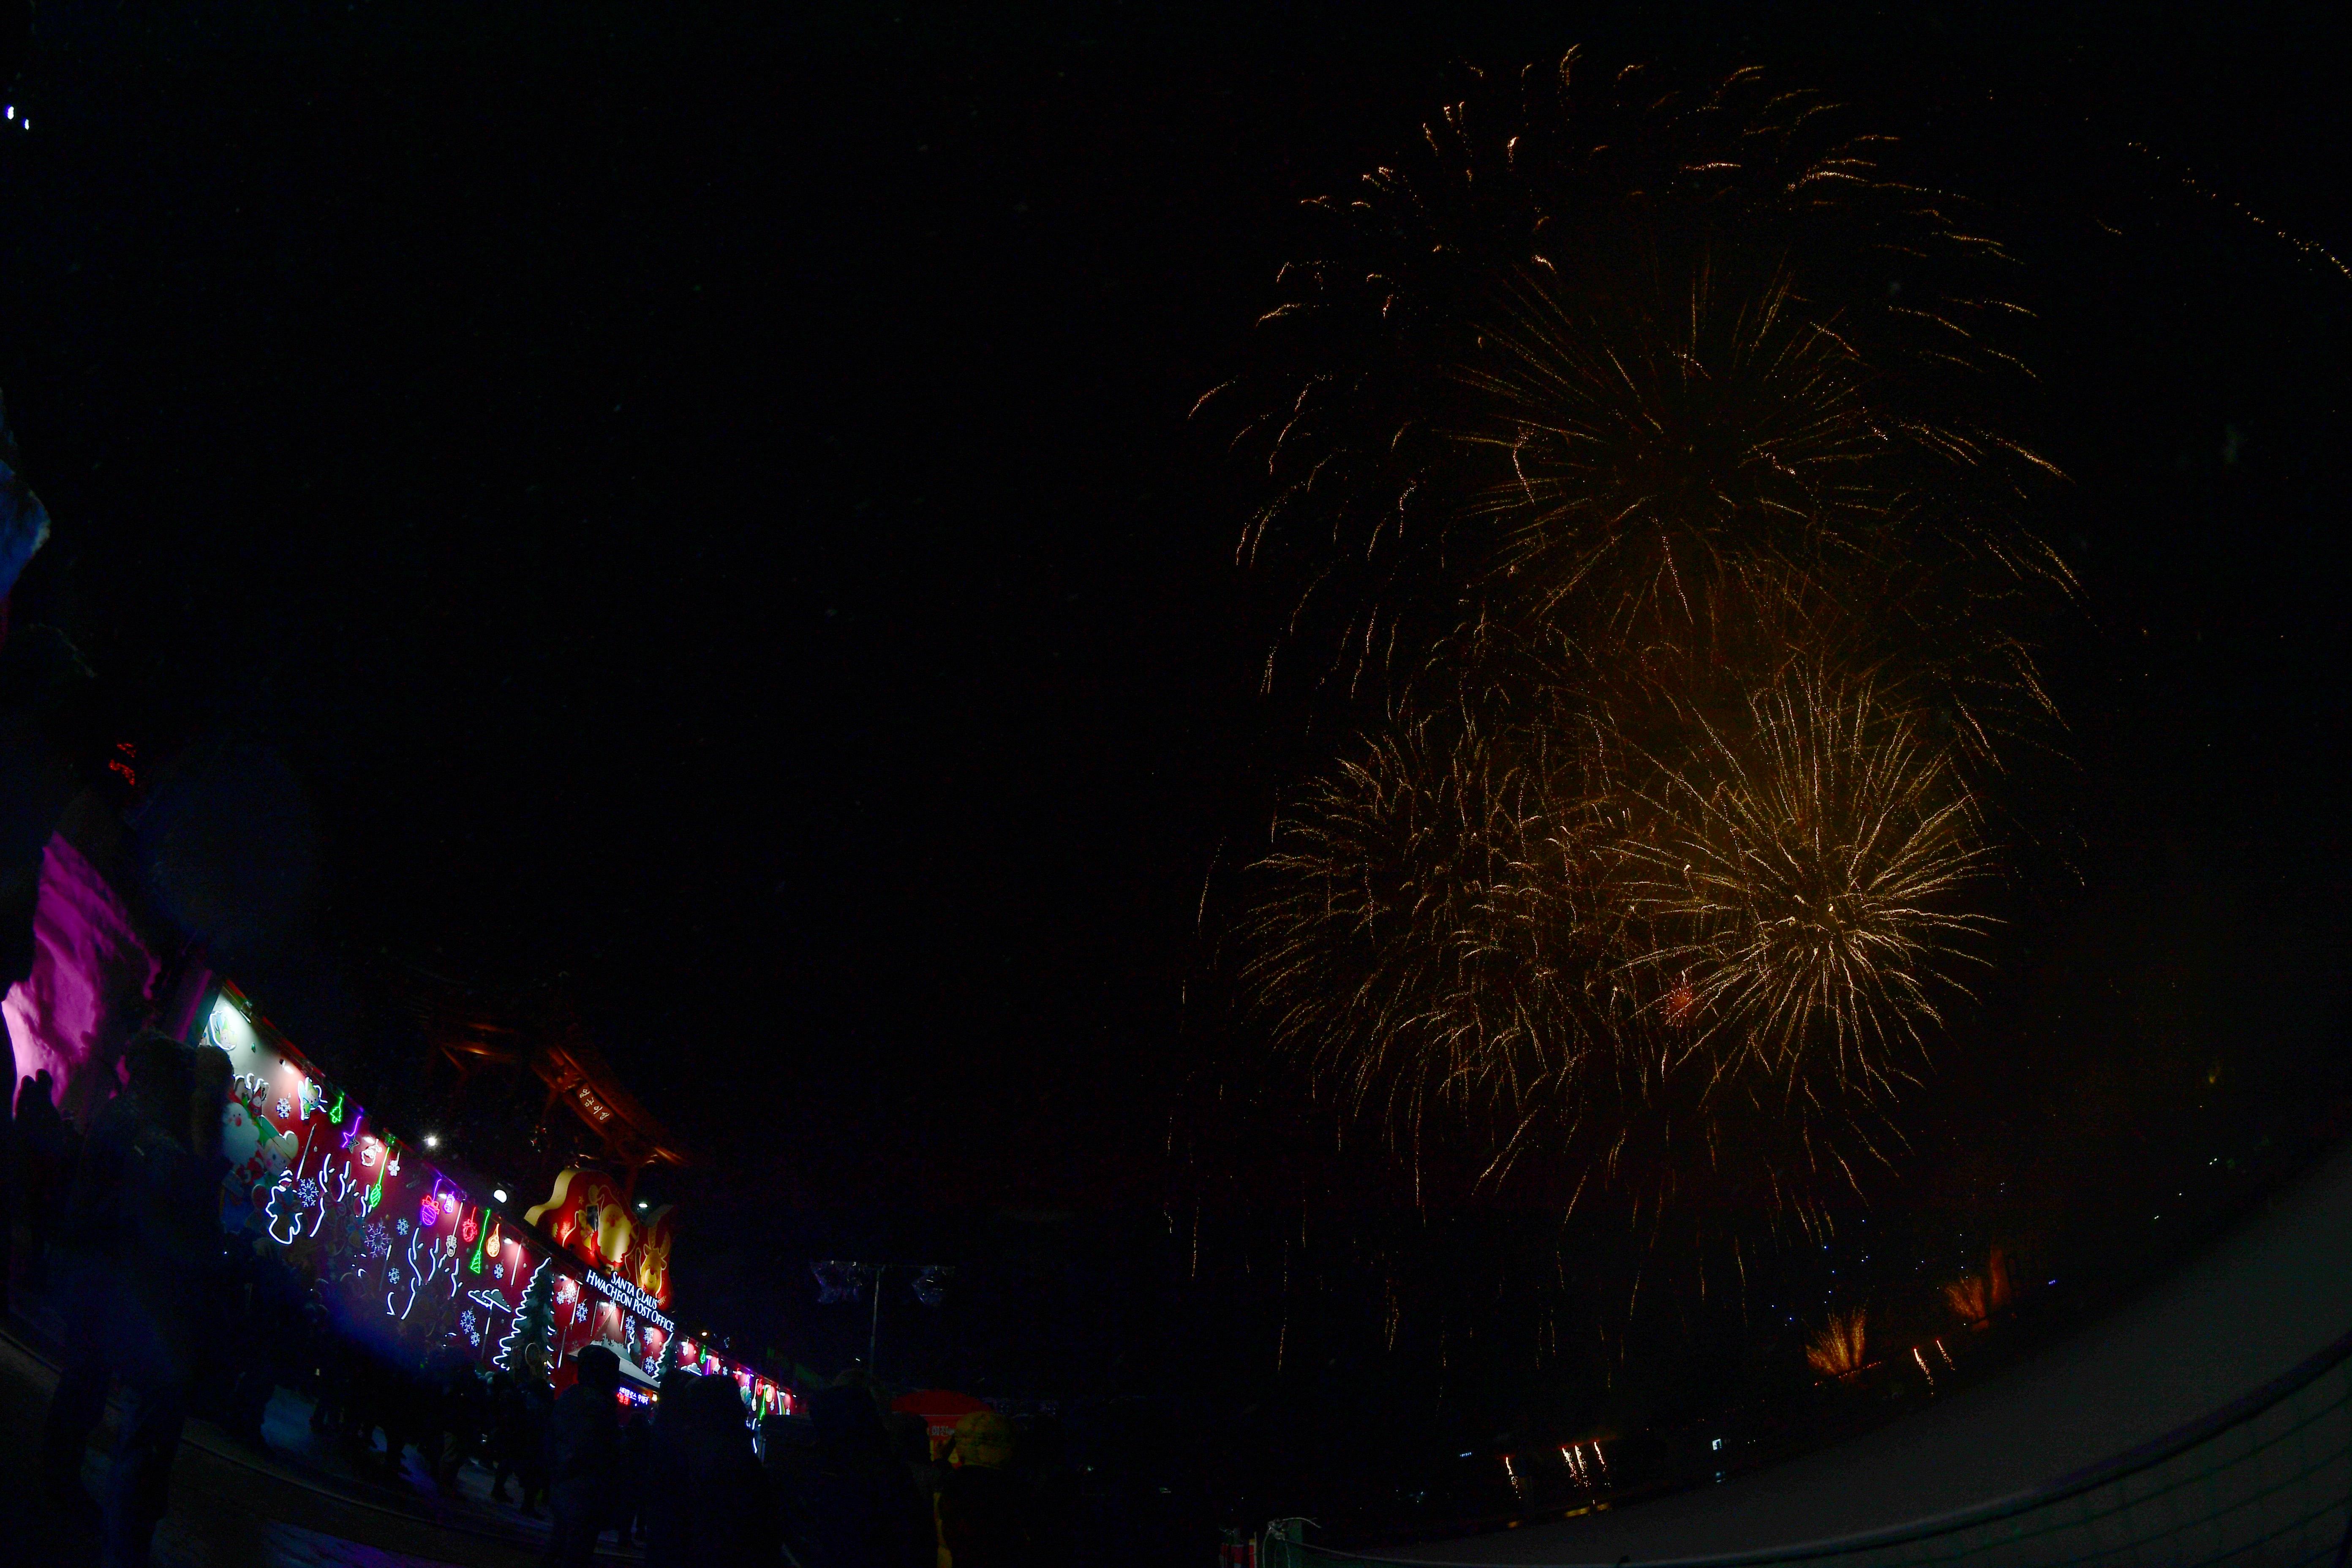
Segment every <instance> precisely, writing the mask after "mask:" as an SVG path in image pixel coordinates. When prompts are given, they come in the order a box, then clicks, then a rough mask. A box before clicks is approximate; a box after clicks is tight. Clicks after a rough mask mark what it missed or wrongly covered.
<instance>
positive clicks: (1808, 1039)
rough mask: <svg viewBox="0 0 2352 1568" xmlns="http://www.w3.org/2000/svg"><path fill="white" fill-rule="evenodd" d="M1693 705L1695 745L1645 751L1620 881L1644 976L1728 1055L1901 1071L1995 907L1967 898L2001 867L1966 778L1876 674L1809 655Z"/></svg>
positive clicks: (1781, 1072)
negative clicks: (1826, 670) (1732, 698)
mask: <svg viewBox="0 0 2352 1568" xmlns="http://www.w3.org/2000/svg"><path fill="white" fill-rule="evenodd" d="M1690 718H1691V724H1690V728H1691V729H1692V730H1693V731H1695V733H1696V744H1695V745H1692V746H1690V747H1689V748H1688V749H1687V751H1686V752H1685V751H1683V750H1682V749H1680V748H1677V750H1676V751H1675V752H1670V753H1668V754H1667V755H1665V756H1663V757H1662V756H1659V755H1656V754H1643V755H1642V757H1641V761H1642V762H1643V763H1646V765H1647V769H1648V777H1647V779H1646V781H1645V782H1644V783H1643V784H1642V785H1641V786H1639V787H1638V789H1637V792H1636V799H1637V802H1638V805H1637V807H1636V809H1635V811H1634V813H1633V832H1632V833H1631V834H1630V835H1629V836H1628V837H1627V839H1626V842H1625V847H1624V855H1625V880H1624V883H1623V894H1624V897H1625V899H1626V901H1627V903H1628V906H1629V908H1630V910H1632V911H1633V914H1634V916H1635V917H1636V918H1635V921H1634V922H1633V924H1634V925H1635V927H1637V928H1638V929H1640V930H1643V931H1645V932H1646V933H1647V935H1648V939H1649V942H1650V945H1649V947H1648V948H1647V950H1646V951H1643V952H1639V953H1638V954H1636V955H1635V956H1634V957H1633V959H1631V960H1630V961H1629V962H1628V963H1627V965H1626V970H1627V973H1628V974H1629V976H1631V977H1632V978H1633V979H1634V980H1635V981H1636V983H1637V984H1638V985H1639V987H1640V989H1642V990H1643V993H1644V994H1648V995H1650V996H1653V997H1654V998H1655V1000H1654V1002H1652V1003H1651V1004H1650V1007H1651V1010H1652V1011H1653V1012H1654V1014H1655V1015H1656V1016H1658V1017H1659V1018H1660V1019H1661V1020H1663V1021H1664V1022H1665V1023H1667V1024H1669V1025H1671V1026H1675V1028H1674V1031H1673V1033H1674V1035H1675V1037H1679V1038H1681V1039H1683V1040H1684V1041H1685V1042H1686V1043H1685V1046H1684V1047H1683V1048H1684V1049H1686V1050H1693V1051H1696V1050H1702V1049H1703V1050H1706V1051H1707V1052H1708V1053H1709V1054H1710V1055H1712V1056H1713V1057H1714V1058H1715V1059H1717V1061H1718V1062H1720V1063H1721V1064H1723V1066H1724V1067H1725V1068H1727V1069H1731V1068H1741V1067H1745V1066H1748V1065H1750V1064H1753V1065H1754V1066H1757V1067H1760V1068H1762V1069H1764V1070H1765V1071H1766V1072H1768V1073H1769V1075H1770V1076H1771V1077H1772V1078H1773V1079H1776V1080H1779V1081H1781V1082H1784V1083H1793V1082H1795V1081H1796V1080H1798V1079H1807V1078H1811V1077H1813V1076H1815V1075H1816V1074H1817V1073H1818V1074H1820V1075H1821V1076H1822V1077H1823V1078H1824V1079H1825V1080H1827V1081H1830V1082H1833V1083H1834V1084H1835V1085H1836V1086H1837V1088H1838V1089H1840V1090H1841V1091H1843V1092H1846V1093H1861V1094H1863V1095H1864V1096H1867V1095H1869V1094H1870V1093H1872V1092H1874V1091H1876V1090H1879V1089H1887V1088H1891V1087H1892V1085H1891V1083H1890V1081H1889V1080H1890V1079H1891V1078H1893V1077H1896V1076H1904V1075H1905V1069H1904V1068H1902V1066H1901V1065H1900V1063H1899V1062H1898V1061H1897V1060H1896V1058H1895V1053H1894V1051H1893V1050H1892V1049H1891V1048H1890V1047H1896V1046H1912V1047H1916V1045H1917V1044H1918V1042H1919V1040H1920V1033H1921V1028H1922V1026H1923V1025H1926V1024H1932V1023H1936V1022H1939V1021H1940V1020H1939V1016H1938V1014H1937V1004H1936V996H1935V993H1936V991H1937V988H1938V985H1939V984H1952V983H1953V982H1952V978H1951V976H1950V974H1949V973H1948V971H1949V967H1950V964H1949V961H1950V960H1951V959H1952V958H1953V957H1954V956H1955V955H1956V954H1958V953H1959V952H1964V951H1965V943H1966V941H1967V939H1968V938H1969V937H1971V936H1972V935H1974V934H1975V933H1977V932H1979V931H1981V930H1983V928H1984V927H1985V926H1986V925H1987V924H1988V923H1989V921H1988V919H1987V917H1985V916H1984V915H1982V914H1979V913H1976V912H1973V911H1971V910H1969V909H1967V908H1966V907H1965V906H1964V905H1963V904H1961V903H1960V902H1959V896H1960V895H1964V894H1966V893H1967V892H1969V891H1970V890H1972V887H1971V885H1972V884H1975V883H1978V882H1980V881H1983V880H1985V879H1989V878H1990V877H1991V876H1992V874H1993V865H1992V861H1991V851H1990V847H1989V846H1988V844H1987V843H1986V840H1985V838H1984V836H1983V834H1982V832H1981V829H1980V826H1979V816H1978V813H1977V811H1976V807H1975V802H1974V800H1973V798H1972V797H1971V795H1970V794H1969V790H1968V788H1967V786H1966V784H1964V783H1963V782H1962V781H1961V779H1960V778H1959V776H1958V773H1957V772H1956V770H1955V769H1954V768H1953V766H1952V764H1951V760H1950V757H1949V755H1948V752H1944V751H1940V750H1938V749H1937V748H1936V747H1934V746H1932V745H1931V744H1929V743H1928V742H1927V741H1926V740H1925V739H1924V738H1923V736H1922V735H1921V732H1920V726H1919V725H1918V723H1917V722H1916V721H1915V720H1914V719H1913V718H1912V717H1911V716H1910V715H1908V714H1906V713H1903V712H1901V711H1896V710H1889V709H1887V708H1886V707H1885V706H1884V705H1882V704H1881V703H1880V702H1879V701H1878V700H1877V699H1876V697H1875V696H1874V693H1873V691H1872V689H1871V688H1870V687H1869V685H1868V684H1867V683H1864V682H1852V681H1841V680H1838V679H1833V678H1830V677H1827V676H1824V675H1822V674H1821V673H1819V672H1818V671H1813V670H1809V669H1806V668H1803V667H1802V666H1798V667H1795V668H1792V669H1790V671H1788V672H1785V673H1784V674H1782V675H1781V676H1780V677H1779V678H1778V679H1774V680H1773V681H1771V682H1770V683H1769V685H1767V686H1766V687H1765V688H1764V689H1761V690H1760V691H1758V692H1757V693H1755V694H1754V695H1753V696H1752V697H1751V698H1750V700H1749V701H1748V704H1747V710H1746V711H1745V712H1744V713H1739V714H1735V715H1731V716H1729V717H1728V719H1727V720H1718V719H1714V718H1710V717H1709V716H1707V715H1705V714H1696V715H1691V716H1690ZM1635 750H1636V751H1638V748H1635Z"/></svg>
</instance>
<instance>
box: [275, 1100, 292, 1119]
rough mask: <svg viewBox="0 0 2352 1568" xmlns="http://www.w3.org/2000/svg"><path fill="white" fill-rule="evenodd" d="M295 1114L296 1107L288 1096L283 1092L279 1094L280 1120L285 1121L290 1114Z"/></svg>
mask: <svg viewBox="0 0 2352 1568" xmlns="http://www.w3.org/2000/svg"><path fill="white" fill-rule="evenodd" d="M293 1114H294V1107H293V1105H292V1104H291V1103H290V1102H289V1100H287V1098H286V1097H285V1096H284V1095H282V1094H281V1095H279V1096H278V1121H285V1120H286V1119H287V1118H288V1117H289V1116H291V1115H293Z"/></svg>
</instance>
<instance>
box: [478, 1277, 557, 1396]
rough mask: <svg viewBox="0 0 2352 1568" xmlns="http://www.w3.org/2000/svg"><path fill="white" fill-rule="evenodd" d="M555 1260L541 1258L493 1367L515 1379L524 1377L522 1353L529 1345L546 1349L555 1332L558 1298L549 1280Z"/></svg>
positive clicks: (500, 1346)
mask: <svg viewBox="0 0 2352 1568" xmlns="http://www.w3.org/2000/svg"><path fill="white" fill-rule="evenodd" d="M553 1263H554V1259H552V1258H542V1259H541V1261H540V1265H539V1268H538V1270H537V1271H536V1272H534V1273H533V1274H532V1275H531V1277H530V1284H529V1285H528V1286H526V1287H524V1289H523V1293H522V1305H521V1306H520V1307H518V1308H516V1309H515V1315H514V1322H513V1324H512V1326H510V1327H509V1329H508V1330H507V1337H506V1338H505V1339H502V1340H500V1341H499V1353H498V1357H497V1359H496V1360H495V1361H494V1362H493V1363H491V1364H493V1365H495V1366H497V1367H498V1368H499V1370H501V1371H503V1372H506V1373H510V1374H511V1375H513V1376H515V1377H518V1378H519V1377H521V1376H522V1375H523V1369H522V1367H521V1366H520V1365H519V1364H518V1363H520V1360H521V1352H522V1349H523V1347H524V1346H526V1345H530V1344H534V1343H537V1344H541V1345H544V1344H546V1343H547V1342H548V1341H549V1338H550V1337H551V1335H552V1333H553V1332H554V1330H555V1314H554V1312H553V1311H552V1310H551V1303H552V1301H553V1299H554V1295H555V1281H554V1280H553V1279H551V1278H550V1272H551V1268H552V1266H553Z"/></svg>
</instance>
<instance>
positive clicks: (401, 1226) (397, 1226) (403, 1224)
mask: <svg viewBox="0 0 2352 1568" xmlns="http://www.w3.org/2000/svg"><path fill="white" fill-rule="evenodd" d="M392 1227H393V1229H394V1230H396V1231H398V1232H399V1233H400V1234H401V1235H403V1236H406V1235H407V1234H408V1222H407V1221H406V1220H404V1219H400V1220H394V1221H393V1225H392Z"/></svg>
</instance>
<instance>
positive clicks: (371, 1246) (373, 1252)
mask: <svg viewBox="0 0 2352 1568" xmlns="http://www.w3.org/2000/svg"><path fill="white" fill-rule="evenodd" d="M364 1239H365V1240H366V1242H367V1249H368V1256H369V1257H370V1258H389V1257H391V1256H392V1235H391V1233H390V1232H389V1231H387V1230H385V1229H384V1228H383V1226H381V1225H372V1226H368V1227H367V1230H366V1232H365V1235H364Z"/></svg>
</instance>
